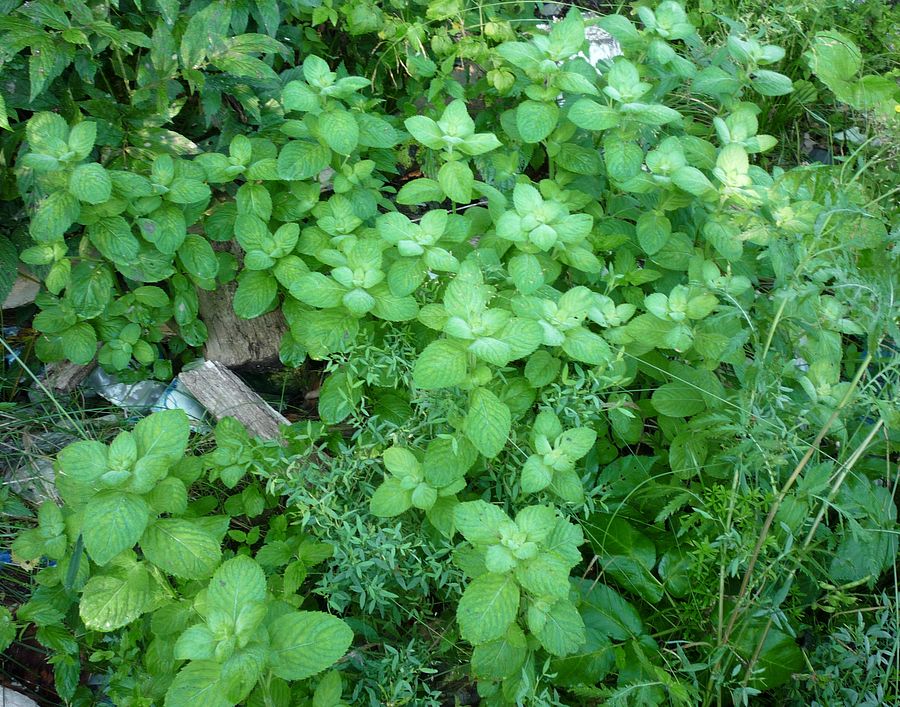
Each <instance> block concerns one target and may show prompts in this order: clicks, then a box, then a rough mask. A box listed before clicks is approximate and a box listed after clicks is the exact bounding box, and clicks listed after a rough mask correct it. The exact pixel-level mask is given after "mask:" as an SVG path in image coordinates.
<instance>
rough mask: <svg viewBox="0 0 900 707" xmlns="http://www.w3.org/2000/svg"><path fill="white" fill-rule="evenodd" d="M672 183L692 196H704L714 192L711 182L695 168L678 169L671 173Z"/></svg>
mask: <svg viewBox="0 0 900 707" xmlns="http://www.w3.org/2000/svg"><path fill="white" fill-rule="evenodd" d="M672 182H673V183H674V184H675V186H677V187H678V188H679V189H683V190H684V191H686V192H687V193H688V194H693V195H694V196H705V195H707V194H709V193H710V192H715V189H716V188H715V187H714V186H713V184H712V182H711V181H709V179H708V178H707V177H706V175H705V174H703V172H701V171H700V170H699V169H697V168H696V167H688V166H684V167H679V168H678V169H676V170H675V171H674V172H673V173H672Z"/></svg>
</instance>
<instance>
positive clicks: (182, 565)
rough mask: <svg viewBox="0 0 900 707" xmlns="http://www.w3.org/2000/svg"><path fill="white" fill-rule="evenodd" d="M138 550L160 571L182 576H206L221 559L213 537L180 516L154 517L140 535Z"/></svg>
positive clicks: (197, 525)
mask: <svg viewBox="0 0 900 707" xmlns="http://www.w3.org/2000/svg"><path fill="white" fill-rule="evenodd" d="M141 550H142V551H143V553H144V556H145V557H146V558H147V559H148V560H149V561H150V562H152V563H153V564H154V565H156V566H157V567H159V568H160V569H161V570H163V571H165V572H167V573H168V574H173V575H175V576H176V577H182V578H184V579H204V578H206V577H209V575H211V574H212V572H213V570H214V569H215V568H216V566H217V565H218V564H219V562H220V561H221V559H222V550H221V549H220V547H219V543H218V541H217V540H216V538H214V537H212V536H211V535H210V534H209V533H207V532H206V531H205V530H204V529H203V528H202V527H201V526H200V525H199V524H197V523H195V522H192V521H190V520H184V519H181V518H165V519H161V520H157V521H156V522H155V523H154V524H153V525H151V526H150V527H149V528H147V530H146V532H145V533H144V536H143V537H142V538H141Z"/></svg>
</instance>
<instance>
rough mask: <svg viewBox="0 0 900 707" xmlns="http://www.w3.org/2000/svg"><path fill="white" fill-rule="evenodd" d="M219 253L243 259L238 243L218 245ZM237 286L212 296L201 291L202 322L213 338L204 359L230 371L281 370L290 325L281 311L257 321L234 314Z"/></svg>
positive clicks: (231, 283) (232, 283)
mask: <svg viewBox="0 0 900 707" xmlns="http://www.w3.org/2000/svg"><path fill="white" fill-rule="evenodd" d="M213 247H214V248H215V249H216V250H222V251H229V252H232V253H234V254H235V255H239V253H240V251H239V250H238V248H237V246H236V245H235V244H234V243H230V242H229V243H214V244H213ZM236 289H237V283H235V282H229V283H228V284H227V285H224V286H219V287H216V289H215V290H213V291H212V292H207V291H206V290H198V291H197V295H198V298H199V300H200V319H201V320H203V322H204V324H206V328H207V330H208V332H209V337H208V338H207V340H206V344H205V346H204V348H203V355H204V358H206V359H207V360H209V361H218V362H219V363H222V364H224V365H226V366H228V367H229V368H243V369H249V370H254V371H260V370H269V369H273V368H279V367H280V366H281V362H280V360H279V358H278V349H279V347H280V345H281V336H282V335H283V334H284V332H286V331H287V328H288V327H287V322H286V321H285V319H284V315H283V314H282V313H281V310H280V309H276V310H274V311H272V312H269V313H268V314H264V315H263V316H261V317H256V318H255V319H241V318H240V317H238V316H237V315H236V314H235V313H234V307H233V306H232V300H233V299H234V292H235V290H236Z"/></svg>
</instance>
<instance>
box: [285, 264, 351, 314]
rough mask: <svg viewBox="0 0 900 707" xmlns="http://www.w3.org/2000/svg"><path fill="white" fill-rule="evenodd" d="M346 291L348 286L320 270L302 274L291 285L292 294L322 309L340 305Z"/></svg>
mask: <svg viewBox="0 0 900 707" xmlns="http://www.w3.org/2000/svg"><path fill="white" fill-rule="evenodd" d="M346 293H347V290H346V288H344V287H342V286H341V285H339V284H338V283H337V282H335V281H334V280H332V279H331V278H330V277H328V276H327V275H324V274H323V273H320V272H311V273H307V274H305V275H301V276H300V277H299V278H298V279H297V281H296V282H295V283H293V284H292V285H291V294H292V295H293V296H294V297H296V298H297V299H298V300H300V301H301V302H305V303H306V304H308V305H310V306H311V307H319V308H320V309H330V308H332V307H340V306H341V299H342V298H343V297H344V295H345V294H346Z"/></svg>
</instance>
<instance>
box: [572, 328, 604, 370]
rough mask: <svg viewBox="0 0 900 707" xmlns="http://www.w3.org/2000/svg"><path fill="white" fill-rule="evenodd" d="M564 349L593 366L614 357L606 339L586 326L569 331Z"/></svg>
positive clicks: (578, 359)
mask: <svg viewBox="0 0 900 707" xmlns="http://www.w3.org/2000/svg"><path fill="white" fill-rule="evenodd" d="M562 349H563V351H565V352H566V353H567V354H569V356H571V357H572V358H574V359H575V360H576V361H581V362H582V363H588V364H591V365H592V366H599V365H601V364H604V363H608V362H609V361H611V360H612V358H613V355H612V351H610V348H609V344H607V343H606V340H605V339H603V337H601V336H599V335H598V334H595V333H594V332H592V331H589V330H588V329H585V328H584V327H578V328H576V329H572V330H570V331H568V332H567V333H566V340H565V341H564V342H563V345H562Z"/></svg>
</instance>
